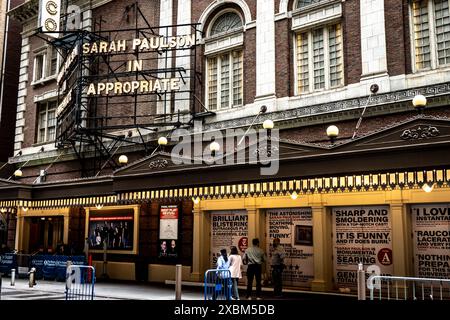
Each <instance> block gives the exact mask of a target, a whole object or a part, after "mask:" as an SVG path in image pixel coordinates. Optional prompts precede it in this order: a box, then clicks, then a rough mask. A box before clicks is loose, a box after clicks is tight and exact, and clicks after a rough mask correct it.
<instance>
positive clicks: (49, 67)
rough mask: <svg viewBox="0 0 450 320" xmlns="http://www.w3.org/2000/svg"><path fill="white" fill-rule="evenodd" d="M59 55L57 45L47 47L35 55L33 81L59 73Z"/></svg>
mask: <svg viewBox="0 0 450 320" xmlns="http://www.w3.org/2000/svg"><path fill="white" fill-rule="evenodd" d="M58 65H59V57H58V51H57V50H56V49H55V47H53V46H52V47H46V48H45V49H43V50H40V51H38V52H37V53H36V55H35V56H34V74H33V81H34V82H39V81H43V80H45V79H46V78H49V77H52V76H55V75H56V74H57V73H58Z"/></svg>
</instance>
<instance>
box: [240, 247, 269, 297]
mask: <svg viewBox="0 0 450 320" xmlns="http://www.w3.org/2000/svg"><path fill="white" fill-rule="evenodd" d="M265 261H266V255H265V253H264V251H263V250H262V249H261V248H260V247H259V239H258V238H255V239H253V240H252V246H251V247H250V248H247V250H245V254H244V264H247V265H248V268H247V300H251V299H252V287H253V278H255V279H256V299H257V300H261V299H262V297H261V274H262V264H263V263H264V262H265Z"/></svg>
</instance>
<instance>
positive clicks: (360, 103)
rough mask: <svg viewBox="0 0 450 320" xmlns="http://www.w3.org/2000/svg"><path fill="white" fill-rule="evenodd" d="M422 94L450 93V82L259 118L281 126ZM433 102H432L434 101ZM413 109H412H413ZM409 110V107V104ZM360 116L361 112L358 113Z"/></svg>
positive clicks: (236, 122)
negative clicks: (312, 117) (308, 118)
mask: <svg viewBox="0 0 450 320" xmlns="http://www.w3.org/2000/svg"><path fill="white" fill-rule="evenodd" d="M417 94H422V95H424V96H426V97H427V98H428V99H429V100H431V99H433V98H434V97H437V96H441V95H447V94H450V82H446V83H440V84H435V85H430V86H426V87H419V88H413V89H407V90H399V91H394V92H388V93H382V94H379V95H375V96H372V97H370V100H369V102H368V104H367V99H369V96H365V97H360V98H354V99H347V100H340V101H333V102H329V103H323V104H317V105H312V106H308V107H300V108H293V109H290V110H284V111H279V112H271V113H266V114H263V115H261V116H260V117H259V121H260V122H261V123H262V122H263V121H264V120H266V119H271V120H273V121H277V122H278V123H277V126H282V125H283V123H284V122H286V123H287V122H292V121H294V122H302V120H303V119H304V118H307V117H311V116H320V115H324V114H327V115H329V114H333V113H334V114H336V115H337V114H339V113H341V112H344V111H349V110H355V109H359V108H363V107H364V106H365V105H366V104H367V107H368V110H367V111H368V112H370V109H371V108H373V107H380V106H385V107H387V106H389V105H391V104H394V103H395V104H402V103H403V104H405V103H408V104H409V103H410V101H411V100H412V99H413V98H414V96H415V95H417ZM430 102H431V101H430ZM409 109H411V108H409ZM405 110H406V107H405ZM358 116H359V115H358ZM253 118H254V117H245V118H240V119H232V120H226V121H221V122H215V123H210V124H205V125H204V130H206V131H208V130H220V129H225V128H238V127H246V126H249V125H250V124H251V123H252V121H253Z"/></svg>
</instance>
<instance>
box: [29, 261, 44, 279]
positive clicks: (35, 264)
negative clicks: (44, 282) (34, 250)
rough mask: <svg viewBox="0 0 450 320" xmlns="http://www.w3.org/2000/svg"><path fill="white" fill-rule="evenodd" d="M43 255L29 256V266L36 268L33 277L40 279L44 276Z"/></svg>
mask: <svg viewBox="0 0 450 320" xmlns="http://www.w3.org/2000/svg"><path fill="white" fill-rule="evenodd" d="M44 258H45V256H44V255H35V256H33V258H31V267H32V268H35V269H36V273H35V275H34V276H35V278H36V280H40V279H42V278H43V277H44V273H43V269H44Z"/></svg>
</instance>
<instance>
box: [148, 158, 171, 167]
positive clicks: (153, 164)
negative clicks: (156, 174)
mask: <svg viewBox="0 0 450 320" xmlns="http://www.w3.org/2000/svg"><path fill="white" fill-rule="evenodd" d="M168 165H169V161H167V160H165V159H157V160H153V161H152V162H150V163H149V165H148V167H149V168H150V169H164V168H165V167H167V166H168Z"/></svg>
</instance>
